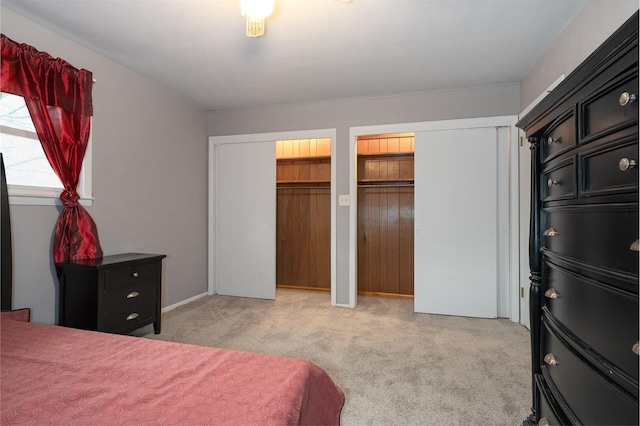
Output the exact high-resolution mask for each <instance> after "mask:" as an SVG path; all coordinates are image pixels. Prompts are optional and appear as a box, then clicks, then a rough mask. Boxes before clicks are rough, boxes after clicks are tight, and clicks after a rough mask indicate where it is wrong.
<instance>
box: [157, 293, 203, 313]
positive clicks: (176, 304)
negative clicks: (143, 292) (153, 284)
mask: <svg viewBox="0 0 640 426" xmlns="http://www.w3.org/2000/svg"><path fill="white" fill-rule="evenodd" d="M208 295H209V293H208V292H205V293H201V294H198V295H197V296H193V297H190V298H188V299H185V300H183V301H181V302H178V303H174V304H173V305H169V306H165V307H164V308H162V313H165V312H169V311H172V310H174V309H175V308H177V307H179V306H182V305H186V304H187V303H191V302H195V301H196V300H198V299H202V298H203V297H205V296H208Z"/></svg>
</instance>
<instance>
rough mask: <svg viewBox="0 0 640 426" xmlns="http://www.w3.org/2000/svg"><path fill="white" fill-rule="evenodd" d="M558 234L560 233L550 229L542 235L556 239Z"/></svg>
mask: <svg viewBox="0 0 640 426" xmlns="http://www.w3.org/2000/svg"><path fill="white" fill-rule="evenodd" d="M558 234H559V232H558V231H556V230H555V229H553V228H549V229H547V230H545V231H544V232H543V233H542V235H544V236H545V237H555V236H556V235H558Z"/></svg>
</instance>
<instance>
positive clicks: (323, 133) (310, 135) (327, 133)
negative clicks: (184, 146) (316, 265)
mask: <svg viewBox="0 0 640 426" xmlns="http://www.w3.org/2000/svg"><path fill="white" fill-rule="evenodd" d="M317 138H331V156H332V158H331V304H332V305H333V306H340V305H337V304H336V298H337V294H336V293H337V292H336V286H337V281H336V243H337V236H336V232H337V231H336V208H337V203H336V198H337V197H336V156H335V154H336V145H337V143H336V129H335V128H334V129H317V130H294V131H287V132H273V133H253V134H243V135H227V136H210V137H209V189H208V194H209V215H208V216H209V218H208V223H209V226H208V230H209V235H208V250H209V252H208V260H207V266H208V267H207V271H208V272H207V274H208V279H207V281H208V285H207V292H208V294H217V287H218V286H217V280H216V276H217V269H218V268H217V267H216V265H215V262H216V255H215V254H216V248H217V241H216V238H215V229H216V215H215V210H216V208H217V206H216V205H217V203H216V201H217V198H216V196H217V195H216V194H217V191H216V190H215V181H214V177H215V166H216V161H217V156H216V155H215V153H216V149H217V148H216V147H217V146H218V145H223V144H231V143H251V142H262V141H277V140H289V139H317ZM274 161H275V157H274ZM274 179H275V176H274ZM274 243H275V242H274Z"/></svg>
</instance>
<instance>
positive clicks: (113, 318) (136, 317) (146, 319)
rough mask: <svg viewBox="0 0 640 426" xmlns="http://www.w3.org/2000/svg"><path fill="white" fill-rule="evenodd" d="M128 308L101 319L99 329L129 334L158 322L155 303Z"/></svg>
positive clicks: (139, 304)
mask: <svg viewBox="0 0 640 426" xmlns="http://www.w3.org/2000/svg"><path fill="white" fill-rule="evenodd" d="M128 308H129V309H127V310H126V311H125V310H120V311H118V312H116V313H111V314H108V315H104V316H102V317H101V318H99V320H98V329H99V330H100V331H104V332H107V333H127V332H130V331H133V330H136V329H138V328H140V327H142V326H144V325H147V324H149V323H150V322H153V321H154V320H156V317H155V315H156V306H155V303H137V304H133V305H131V306H128Z"/></svg>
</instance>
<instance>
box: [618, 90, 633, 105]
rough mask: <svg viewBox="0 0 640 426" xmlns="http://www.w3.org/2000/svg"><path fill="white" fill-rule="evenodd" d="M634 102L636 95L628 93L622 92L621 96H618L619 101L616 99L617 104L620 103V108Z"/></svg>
mask: <svg viewBox="0 0 640 426" xmlns="http://www.w3.org/2000/svg"><path fill="white" fill-rule="evenodd" d="M635 100H636V95H634V94H631V93H629V92H622V94H621V95H620V99H618V102H620V106H625V105H627V104H630V103H631V102H633V101H635Z"/></svg>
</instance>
